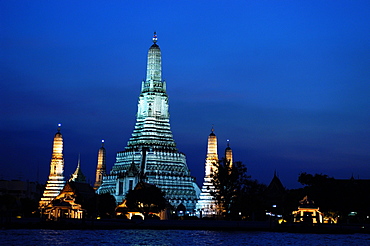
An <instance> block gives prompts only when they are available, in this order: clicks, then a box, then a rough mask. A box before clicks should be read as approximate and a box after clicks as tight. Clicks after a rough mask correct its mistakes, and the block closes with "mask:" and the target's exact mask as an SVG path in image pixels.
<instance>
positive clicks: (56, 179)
mask: <svg viewBox="0 0 370 246" xmlns="http://www.w3.org/2000/svg"><path fill="white" fill-rule="evenodd" d="M60 127H61V124H58V132H57V133H56V134H55V136H54V141H53V154H52V157H51V163H50V175H49V180H48V181H47V183H46V187H45V190H44V194H43V196H42V198H41V201H40V202H39V206H40V208H43V207H45V206H47V205H48V204H49V203H50V202H51V201H52V200H53V199H54V198H55V197H56V196H58V195H59V193H60V191H61V190H62V189H63V187H64V185H65V181H64V176H63V172H64V158H63V137H62V134H61V133H60Z"/></svg>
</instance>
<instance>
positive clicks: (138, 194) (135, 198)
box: [126, 182, 167, 218]
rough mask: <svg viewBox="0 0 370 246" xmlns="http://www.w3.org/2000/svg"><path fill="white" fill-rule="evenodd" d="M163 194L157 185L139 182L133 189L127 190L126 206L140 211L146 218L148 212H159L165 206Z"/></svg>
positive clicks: (165, 201)
mask: <svg viewBox="0 0 370 246" xmlns="http://www.w3.org/2000/svg"><path fill="white" fill-rule="evenodd" d="M164 196H165V193H164V192H163V191H162V190H161V189H159V188H158V187H157V186H155V185H152V184H148V183H145V182H139V183H138V184H137V185H136V187H135V189H133V190H129V191H128V192H127V194H126V206H127V207H128V208H129V209H134V210H137V211H140V212H141V213H142V214H143V215H144V218H148V215H149V213H159V212H160V211H162V210H164V209H165V208H166V205H167V200H166V198H165V197H164Z"/></svg>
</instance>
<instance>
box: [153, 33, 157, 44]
mask: <svg viewBox="0 0 370 246" xmlns="http://www.w3.org/2000/svg"><path fill="white" fill-rule="evenodd" d="M157 39H158V38H157V32H154V35H153V43H157Z"/></svg>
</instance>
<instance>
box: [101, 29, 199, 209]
mask: <svg viewBox="0 0 370 246" xmlns="http://www.w3.org/2000/svg"><path fill="white" fill-rule="evenodd" d="M168 107H169V104H168V96H167V93H166V82H165V81H164V80H162V61H161V50H160V48H159V46H158V45H157V35H156V34H155V33H154V37H153V44H152V46H151V47H150V48H149V51H148V60H147V70H146V79H145V80H144V81H142V84H141V93H140V96H139V100H138V109H137V114H136V124H135V129H134V131H133V133H132V135H131V138H130V139H129V141H128V143H127V147H126V148H125V150H124V151H121V152H118V153H117V156H116V163H115V164H114V165H113V167H112V170H111V172H110V174H109V175H107V176H105V177H103V183H102V185H101V186H100V187H99V189H98V190H97V192H98V193H99V194H101V193H107V192H109V193H110V194H112V195H114V196H115V198H116V200H117V202H122V201H123V199H124V197H125V194H126V192H127V191H128V190H129V189H131V188H132V187H135V186H136V183H137V182H138V181H144V182H147V183H151V184H155V185H156V186H157V187H159V188H161V189H162V190H163V191H164V192H165V193H166V198H167V200H168V201H169V202H170V203H171V204H172V205H173V206H174V207H177V206H178V205H180V204H183V205H184V206H185V207H186V209H187V210H194V209H195V204H196V200H197V193H199V188H198V186H197V185H196V183H195V179H194V178H193V177H192V176H191V175H190V171H189V169H188V166H187V164H186V157H185V155H184V154H183V153H181V152H179V151H178V149H177V148H176V144H175V141H174V140H173V137H172V132H171V129H170V114H169V112H168ZM129 170H131V171H132V170H137V174H136V178H135V177H130V178H129V176H128V175H127V173H128V171H129ZM131 171H130V173H136V172H131ZM131 176H132V175H131Z"/></svg>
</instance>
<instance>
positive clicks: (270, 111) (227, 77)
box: [0, 0, 370, 188]
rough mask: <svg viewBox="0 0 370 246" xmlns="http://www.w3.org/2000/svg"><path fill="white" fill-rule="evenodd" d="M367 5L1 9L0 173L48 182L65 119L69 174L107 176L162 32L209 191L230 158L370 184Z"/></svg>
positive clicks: (192, 150) (175, 126)
mask: <svg viewBox="0 0 370 246" xmlns="http://www.w3.org/2000/svg"><path fill="white" fill-rule="evenodd" d="M369 9H370V2H369V1H366V0H364V1H340V0H336V1H297V0H291V1H252V0H251V1H7V0H2V1H0V11H1V13H0V23H1V29H0V30H1V33H0V42H1V43H0V49H1V50H0V52H1V53H0V56H1V59H0V63H1V67H0V72H1V74H0V79H1V82H0V83H1V89H0V103H1V105H0V110H1V121H0V122H1V125H0V134H1V135H0V137H1V146H0V147H1V148H0V169H1V171H0V176H1V177H0V178H3V179H12V178H19V177H21V178H22V179H29V180H37V179H38V180H39V181H40V182H45V181H46V180H47V176H48V174H49V164H50V158H51V150H52V140H53V136H54V134H55V132H56V128H57V124H58V123H62V124H63V126H62V134H63V137H64V147H65V148H64V157H65V176H69V175H70V174H71V173H72V172H73V171H74V169H75V168H76V165H77V159H78V155H79V153H80V154H81V165H82V170H83V172H84V173H85V174H86V176H88V179H90V180H91V181H92V182H93V181H94V179H95V167H96V158H97V151H98V149H99V148H100V142H101V139H105V141H106V144H105V147H106V150H107V166H108V170H110V168H111V166H112V165H113V163H114V161H115V154H116V152H117V151H121V150H123V149H124V147H125V146H126V143H127V141H128V139H129V137H130V136H131V132H132V130H133V128H134V123H135V114H136V110H137V100H138V96H139V93H140V87H141V80H142V79H144V77H145V72H146V71H145V69H146V56H147V51H148V49H149V47H150V45H151V38H152V34H153V31H157V33H158V45H159V46H160V47H161V50H162V61H163V78H164V79H165V80H166V81H167V89H168V95H169V99H170V113H171V126H172V131H173V135H174V138H175V141H176V143H177V146H178V148H179V150H180V151H181V152H184V153H185V154H186V155H187V160H188V166H189V168H190V169H191V171H192V174H193V175H194V176H196V177H197V180H198V183H201V182H202V179H203V175H204V174H203V172H204V171H203V170H204V160H205V156H206V145H207V137H208V134H209V133H210V129H211V127H212V124H214V128H215V133H216V135H217V137H218V140H219V152H220V156H222V153H223V150H224V148H225V147H226V140H227V139H230V144H231V147H232V149H233V151H234V159H235V160H240V161H242V162H243V163H245V164H246V165H247V167H248V170H249V174H250V175H252V178H255V179H258V180H259V181H261V182H262V183H266V184H267V183H269V182H270V180H271V178H272V176H273V173H274V171H275V170H276V171H277V173H278V174H279V177H280V179H281V181H282V182H283V184H284V185H285V186H286V187H288V188H296V187H300V184H299V183H298V182H297V177H298V174H299V173H300V172H309V173H324V174H327V175H329V176H334V177H335V178H350V177H351V175H352V174H353V175H354V177H356V178H358V177H360V178H370V99H369V98H370V85H369V82H370V15H369Z"/></svg>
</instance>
